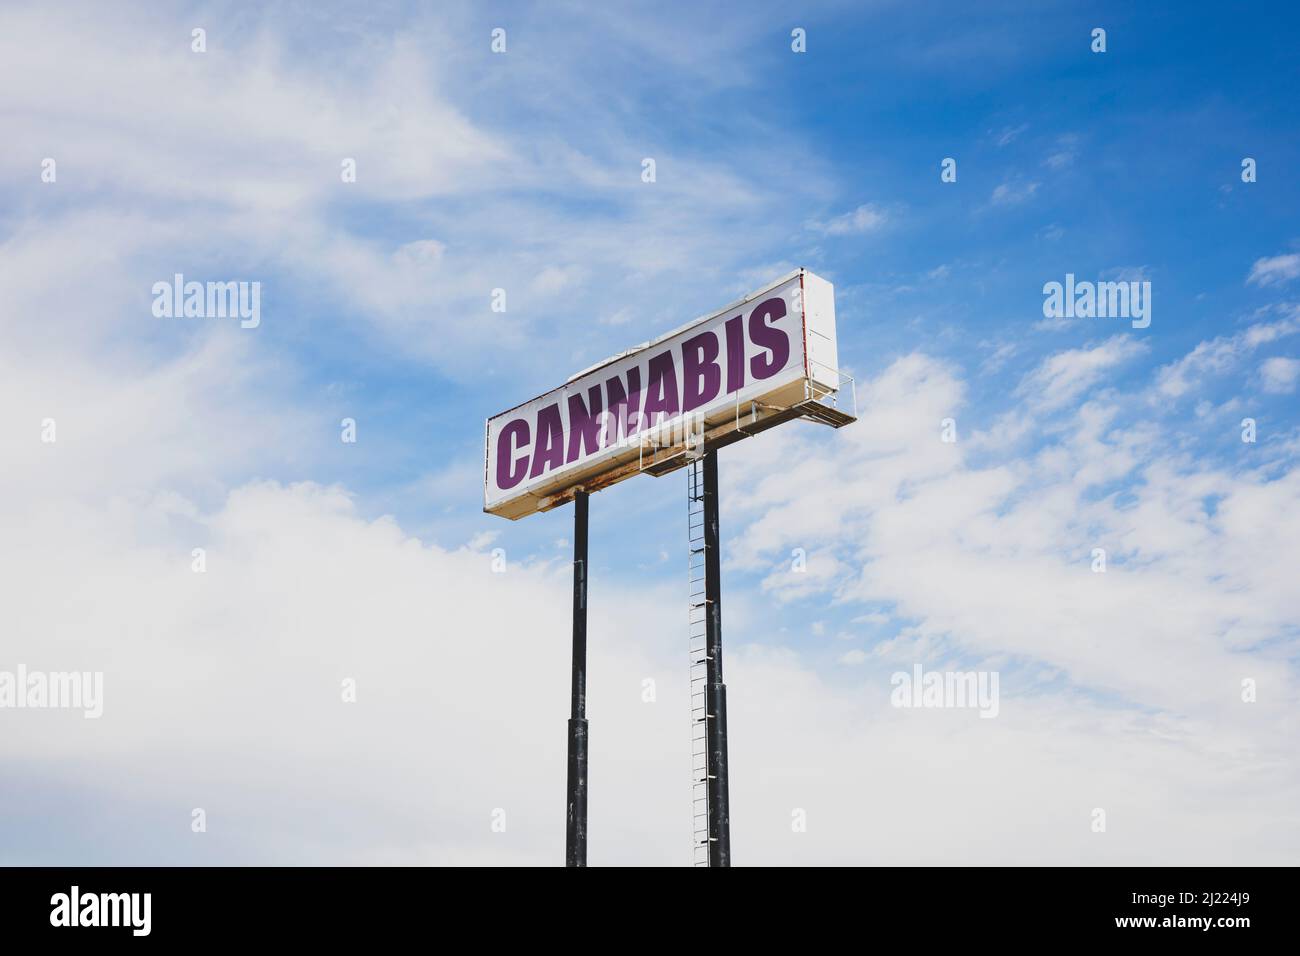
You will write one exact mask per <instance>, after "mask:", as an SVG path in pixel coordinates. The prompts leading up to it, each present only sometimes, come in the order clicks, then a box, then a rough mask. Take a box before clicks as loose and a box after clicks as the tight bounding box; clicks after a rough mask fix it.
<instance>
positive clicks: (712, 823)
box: [704, 451, 731, 866]
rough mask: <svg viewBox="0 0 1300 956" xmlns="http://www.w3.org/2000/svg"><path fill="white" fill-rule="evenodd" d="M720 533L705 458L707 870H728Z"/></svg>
mask: <svg viewBox="0 0 1300 956" xmlns="http://www.w3.org/2000/svg"><path fill="white" fill-rule="evenodd" d="M720 539H721V538H720V535H719V533H718V453H717V452H716V451H711V452H708V453H706V454H705V456H704V596H705V598H706V599H707V600H708V605H707V614H706V615H705V618H704V620H705V625H704V626H705V630H704V634H705V644H706V646H707V647H708V659H707V662H706V664H705V674H706V680H705V683H706V685H707V686H706V687H705V704H706V711H707V715H706V717H705V732H706V737H707V741H708V753H707V756H706V764H705V766H706V767H707V768H708V773H709V787H708V790H709V866H731V807H730V793H729V790H730V788H729V787H728V784H727V685H726V684H724V683H723V682H722V561H721V557H722V554H721V551H720V550H719V542H720Z"/></svg>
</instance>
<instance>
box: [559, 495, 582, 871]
mask: <svg viewBox="0 0 1300 956" xmlns="http://www.w3.org/2000/svg"><path fill="white" fill-rule="evenodd" d="M564 862H565V865H566V866H586V865H587V492H585V491H579V492H578V493H577V494H575V495H574V496H573V685H572V694H571V699H570V701H569V780H568V813H567V818H566V824H565V832H564Z"/></svg>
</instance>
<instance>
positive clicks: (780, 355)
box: [534, 298, 790, 467]
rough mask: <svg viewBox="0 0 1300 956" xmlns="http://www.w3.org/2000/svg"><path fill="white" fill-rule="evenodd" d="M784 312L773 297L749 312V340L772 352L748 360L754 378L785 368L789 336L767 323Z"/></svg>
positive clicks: (764, 376) (779, 303)
mask: <svg viewBox="0 0 1300 956" xmlns="http://www.w3.org/2000/svg"><path fill="white" fill-rule="evenodd" d="M785 312H786V309H785V299H780V298H773V299H768V300H766V301H765V302H760V303H759V304H758V308H756V309H754V311H753V312H751V313H750V314H749V338H750V340H751V341H752V342H753V343H754V344H755V345H757V346H758V347H759V348H762V349H767V350H768V351H769V352H771V353H772V357H771V358H770V359H769V358H768V357H767V356H765V355H755V356H754V357H753V358H752V359H750V360H749V372H750V374H751V375H753V376H754V378H771V377H772V376H773V375H775V374H776V373H777V372H779V371H781V369H783V368H785V363H786V362H787V361H789V359H790V337H789V336H788V335H786V334H785V330H784V329H778V328H777V327H776V326H774V325H768V324H767V323H768V322H769V321H770V322H775V321H777V320H778V319H783V318H785ZM534 467H536V466H534Z"/></svg>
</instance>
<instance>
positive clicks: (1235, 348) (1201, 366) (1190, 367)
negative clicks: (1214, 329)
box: [1153, 306, 1300, 401]
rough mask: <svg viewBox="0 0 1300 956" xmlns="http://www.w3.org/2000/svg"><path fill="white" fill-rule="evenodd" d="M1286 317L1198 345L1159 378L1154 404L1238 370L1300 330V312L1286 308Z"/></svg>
mask: <svg viewBox="0 0 1300 956" xmlns="http://www.w3.org/2000/svg"><path fill="white" fill-rule="evenodd" d="M1278 311H1280V312H1281V313H1282V316H1283V317H1282V318H1280V319H1277V320H1275V321H1272V322H1256V323H1254V324H1252V325H1250V326H1249V327H1247V328H1246V329H1244V330H1242V331H1241V332H1237V333H1235V334H1233V335H1221V336H1218V337H1216V338H1213V339H1209V340H1207V341H1204V342H1200V343H1198V344H1197V346H1196V348H1194V349H1193V350H1192V351H1191V352H1188V353H1187V354H1186V355H1184V356H1183V357H1181V358H1179V359H1178V360H1177V361H1174V362H1171V363H1169V364H1168V365H1165V366H1164V367H1162V368H1161V369H1160V371H1159V373H1158V375H1157V376H1156V384H1155V390H1154V393H1153V401H1165V400H1167V399H1170V398H1180V397H1182V396H1183V395H1185V394H1187V393H1188V392H1191V391H1193V390H1194V389H1196V388H1197V387H1199V386H1200V384H1201V382H1202V381H1203V380H1204V379H1205V378H1206V377H1208V376H1211V375H1222V374H1225V373H1226V372H1228V371H1229V370H1231V369H1233V368H1235V367H1236V366H1237V365H1238V364H1239V363H1240V362H1241V361H1242V360H1243V359H1244V358H1245V357H1246V356H1247V355H1249V354H1250V353H1251V352H1253V351H1254V350H1255V349H1257V348H1258V347H1259V346H1261V345H1265V344H1267V343H1269V342H1273V341H1276V340H1277V339H1280V338H1284V337H1286V336H1289V335H1294V334H1295V333H1296V332H1298V331H1300V309H1297V308H1296V307H1293V306H1282V307H1280V308H1279V309H1278Z"/></svg>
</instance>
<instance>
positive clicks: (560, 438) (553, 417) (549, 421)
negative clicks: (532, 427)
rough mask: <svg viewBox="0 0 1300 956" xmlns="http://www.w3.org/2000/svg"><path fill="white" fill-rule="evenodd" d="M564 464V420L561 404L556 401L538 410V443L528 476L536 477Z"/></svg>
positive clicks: (534, 448)
mask: <svg viewBox="0 0 1300 956" xmlns="http://www.w3.org/2000/svg"><path fill="white" fill-rule="evenodd" d="M563 464H564V422H562V421H561V420H560V404H559V402H555V403H553V404H551V405H547V406H545V407H544V408H540V409H538V410H537V444H536V445H535V446H534V447H533V470H532V471H530V472H529V473H528V477H529V478H536V477H537V476H538V475H540V474H541V473H542V472H544V471H546V470H547V469H548V468H549V469H550V470H551V471H554V470H555V469H557V468H559V467H560V466H561V465H563Z"/></svg>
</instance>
